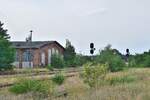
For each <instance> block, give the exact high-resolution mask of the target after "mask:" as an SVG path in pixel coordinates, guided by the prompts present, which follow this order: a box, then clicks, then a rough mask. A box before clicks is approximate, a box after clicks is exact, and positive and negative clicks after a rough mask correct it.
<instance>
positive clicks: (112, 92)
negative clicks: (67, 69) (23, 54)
mask: <svg viewBox="0 0 150 100" xmlns="http://www.w3.org/2000/svg"><path fill="white" fill-rule="evenodd" d="M64 91H65V92H66V95H65V96H64V95H61V93H63V92H64ZM0 100H150V69H148V68H134V69H129V70H126V71H122V72H116V73H108V74H107V75H106V78H105V80H104V84H102V85H100V86H98V87H96V88H90V87H89V86H88V85H87V84H85V83H84V82H83V81H82V79H81V77H80V75H77V76H74V77H69V78H67V79H66V80H65V82H64V83H63V84H62V85H59V86H56V87H55V89H54V91H53V93H52V94H51V95H50V96H49V97H42V96H41V95H40V94H35V93H33V92H29V93H25V94H18V95H16V94H13V93H11V92H10V91H9V88H3V89H1V90H0Z"/></svg>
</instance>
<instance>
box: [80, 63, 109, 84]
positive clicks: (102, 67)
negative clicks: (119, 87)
mask: <svg viewBox="0 0 150 100" xmlns="http://www.w3.org/2000/svg"><path fill="white" fill-rule="evenodd" d="M107 72H108V66H107V64H97V65H93V64H92V63H87V64H85V65H84V69H83V73H81V76H82V78H83V80H84V82H85V83H87V84H88V85H89V86H90V87H96V86H97V85H100V84H101V82H103V80H104V78H105V76H106V74H107Z"/></svg>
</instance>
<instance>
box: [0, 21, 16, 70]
mask: <svg viewBox="0 0 150 100" xmlns="http://www.w3.org/2000/svg"><path fill="white" fill-rule="evenodd" d="M9 38H10V36H9V35H8V34H7V30H5V29H3V23H1V22H0V71H4V70H11V69H12V68H13V66H12V65H11V64H12V63H13V62H14V59H15V50H14V49H13V48H12V46H11V43H10V42H9Z"/></svg>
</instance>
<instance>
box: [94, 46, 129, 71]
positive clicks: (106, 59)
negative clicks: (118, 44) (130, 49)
mask: <svg viewBox="0 0 150 100" xmlns="http://www.w3.org/2000/svg"><path fill="white" fill-rule="evenodd" d="M116 51H117V52H116ZM96 63H102V64H108V65H109V70H110V71H112V72H115V71H120V70H122V69H123V68H124V67H125V66H126V64H125V61H124V60H123V59H122V57H121V56H120V53H118V50H114V49H112V48H111V45H108V46H106V47H105V48H104V50H101V51H100V54H99V56H97V58H96Z"/></svg>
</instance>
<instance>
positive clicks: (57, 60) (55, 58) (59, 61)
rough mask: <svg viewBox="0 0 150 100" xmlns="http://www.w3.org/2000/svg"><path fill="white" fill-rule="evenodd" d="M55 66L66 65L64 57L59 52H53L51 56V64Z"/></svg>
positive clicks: (61, 66)
mask: <svg viewBox="0 0 150 100" xmlns="http://www.w3.org/2000/svg"><path fill="white" fill-rule="evenodd" d="M50 67H53V68H63V67H64V60H63V57H61V56H60V55H57V54H53V55H52V58H51V66H50Z"/></svg>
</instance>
